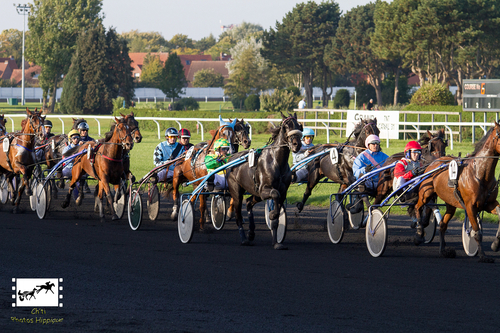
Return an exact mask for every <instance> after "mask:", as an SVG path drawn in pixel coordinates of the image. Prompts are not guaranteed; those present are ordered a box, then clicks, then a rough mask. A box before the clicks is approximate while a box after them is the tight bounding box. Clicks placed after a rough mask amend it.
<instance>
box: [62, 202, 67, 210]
mask: <svg viewBox="0 0 500 333" xmlns="http://www.w3.org/2000/svg"><path fill="white" fill-rule="evenodd" d="M68 206H69V202H66V201H63V202H61V208H63V209H66V208H68Z"/></svg>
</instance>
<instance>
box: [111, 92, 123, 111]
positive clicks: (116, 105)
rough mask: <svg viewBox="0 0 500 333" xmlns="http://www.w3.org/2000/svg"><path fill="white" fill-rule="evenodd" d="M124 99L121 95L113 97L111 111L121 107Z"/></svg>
mask: <svg viewBox="0 0 500 333" xmlns="http://www.w3.org/2000/svg"><path fill="white" fill-rule="evenodd" d="M124 100H125V99H124V98H123V97H121V96H119V97H117V98H115V99H113V111H114V110H119V109H123V101H124Z"/></svg>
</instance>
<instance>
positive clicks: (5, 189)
mask: <svg viewBox="0 0 500 333" xmlns="http://www.w3.org/2000/svg"><path fill="white" fill-rule="evenodd" d="M8 181H9V180H8V179H7V177H5V175H1V176H0V202H1V203H2V204H5V203H6V202H7V200H9V186H8V185H7V182H8Z"/></svg>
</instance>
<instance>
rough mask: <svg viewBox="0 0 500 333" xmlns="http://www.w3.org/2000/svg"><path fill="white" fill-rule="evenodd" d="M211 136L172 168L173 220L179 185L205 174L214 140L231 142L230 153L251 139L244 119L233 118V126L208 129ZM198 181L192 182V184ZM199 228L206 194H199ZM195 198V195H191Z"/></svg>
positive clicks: (175, 216)
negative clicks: (223, 139)
mask: <svg viewBox="0 0 500 333" xmlns="http://www.w3.org/2000/svg"><path fill="white" fill-rule="evenodd" d="M210 134H211V135H212V136H213V137H212V140H210V141H209V142H208V144H206V145H205V146H203V147H200V145H199V144H198V145H196V146H195V148H194V150H193V153H192V154H191V157H190V158H188V159H185V160H184V161H181V162H178V163H177V164H176V166H175V169H174V175H173V179H172V187H171V188H170V189H169V192H167V193H168V194H170V193H172V198H173V200H174V207H173V210H172V215H171V218H172V220H175V219H176V218H177V214H178V211H179V206H178V201H179V200H178V198H179V185H180V184H182V183H184V182H186V181H192V180H195V179H199V178H201V177H204V176H206V175H207V174H208V173H207V168H206V167H205V156H206V155H207V154H208V153H210V152H213V145H214V143H215V141H217V139H219V138H225V139H227V140H229V142H230V143H231V150H232V151H231V154H233V153H235V152H237V149H238V145H241V146H243V148H245V149H248V148H250V144H251V143H252V141H251V140H250V138H249V127H248V125H246V124H245V122H244V120H243V119H241V120H238V119H235V124H234V128H233V127H231V126H228V125H222V126H220V127H219V128H217V130H212V131H210ZM199 183H200V182H197V183H194V186H195V188H196V186H197V185H198V184H199ZM199 197H200V213H201V217H200V230H203V229H204V224H205V213H206V196H205V195H200V196H199ZM193 199H195V197H193ZM232 206H233V205H232V201H231V205H230V207H229V209H228V216H229V215H230V211H232Z"/></svg>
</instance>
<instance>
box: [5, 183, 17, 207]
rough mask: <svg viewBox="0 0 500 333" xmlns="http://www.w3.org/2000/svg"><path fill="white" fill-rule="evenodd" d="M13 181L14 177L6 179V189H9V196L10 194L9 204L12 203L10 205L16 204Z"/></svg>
mask: <svg viewBox="0 0 500 333" xmlns="http://www.w3.org/2000/svg"><path fill="white" fill-rule="evenodd" d="M14 181H15V177H7V187H8V188H9V194H10V202H11V203H12V205H14V204H15V202H16V196H15V194H16V193H15V191H16V189H15V186H14V184H13V182H14Z"/></svg>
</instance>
